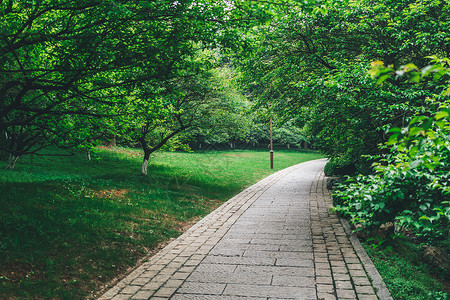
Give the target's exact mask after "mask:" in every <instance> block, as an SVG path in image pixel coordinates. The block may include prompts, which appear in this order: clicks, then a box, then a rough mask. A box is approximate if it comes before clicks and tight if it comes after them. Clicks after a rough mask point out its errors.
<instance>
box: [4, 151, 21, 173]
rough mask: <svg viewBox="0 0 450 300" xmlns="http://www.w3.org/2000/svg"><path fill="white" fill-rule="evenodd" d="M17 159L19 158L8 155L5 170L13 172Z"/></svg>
mask: <svg viewBox="0 0 450 300" xmlns="http://www.w3.org/2000/svg"><path fill="white" fill-rule="evenodd" d="M19 158H20V156H16V155H12V154H10V155H9V159H8V166H7V167H6V168H7V169H10V170H13V169H14V167H15V166H16V162H17V160H19Z"/></svg>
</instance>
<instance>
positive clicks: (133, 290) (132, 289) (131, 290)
mask: <svg viewBox="0 0 450 300" xmlns="http://www.w3.org/2000/svg"><path fill="white" fill-rule="evenodd" d="M140 289H141V286H139V285H128V286H126V287H125V288H124V289H123V290H121V291H120V293H121V294H135V293H136V292H137V291H138V290H140Z"/></svg>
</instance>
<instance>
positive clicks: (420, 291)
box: [363, 237, 450, 300]
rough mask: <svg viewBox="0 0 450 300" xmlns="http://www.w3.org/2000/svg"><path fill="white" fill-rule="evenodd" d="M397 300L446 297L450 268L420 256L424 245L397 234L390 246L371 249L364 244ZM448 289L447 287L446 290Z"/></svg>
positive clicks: (439, 298) (427, 299)
mask: <svg viewBox="0 0 450 300" xmlns="http://www.w3.org/2000/svg"><path fill="white" fill-rule="evenodd" d="M363 245H364V247H365V249H366V251H367V253H368V254H369V256H370V257H371V259H372V261H373V262H374V264H375V266H376V268H377V270H378V272H379V273H380V275H381V276H382V277H383V280H384V281H385V283H386V285H387V287H388V289H389V291H390V292H391V294H392V297H393V298H394V299H396V300H448V299H450V298H449V294H448V293H447V291H448V289H449V287H450V286H449V279H450V277H449V270H443V269H441V268H437V267H432V266H430V265H429V264H427V263H425V262H424V261H423V259H422V255H423V248H422V247H421V246H420V245H417V244H414V243H411V242H410V241H408V240H407V239H406V238H401V237H398V238H397V239H395V243H393V244H392V245H391V247H387V248H376V249H374V248H373V247H372V246H371V245H370V244H369V243H367V242H366V243H364V244H363ZM446 290H447V291H446Z"/></svg>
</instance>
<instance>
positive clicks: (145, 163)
mask: <svg viewBox="0 0 450 300" xmlns="http://www.w3.org/2000/svg"><path fill="white" fill-rule="evenodd" d="M150 154H151V151H150V150H148V149H144V161H143V162H142V170H141V173H142V175H147V169H148V162H149V160H150Z"/></svg>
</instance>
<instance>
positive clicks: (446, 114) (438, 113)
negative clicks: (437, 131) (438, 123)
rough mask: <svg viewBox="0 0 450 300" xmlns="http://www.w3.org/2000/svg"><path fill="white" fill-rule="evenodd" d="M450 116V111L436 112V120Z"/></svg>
mask: <svg viewBox="0 0 450 300" xmlns="http://www.w3.org/2000/svg"><path fill="white" fill-rule="evenodd" d="M448 116H449V113H448V111H445V110H444V111H439V112H437V113H436V117H435V118H436V120H440V119H443V118H446V117H448Z"/></svg>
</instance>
